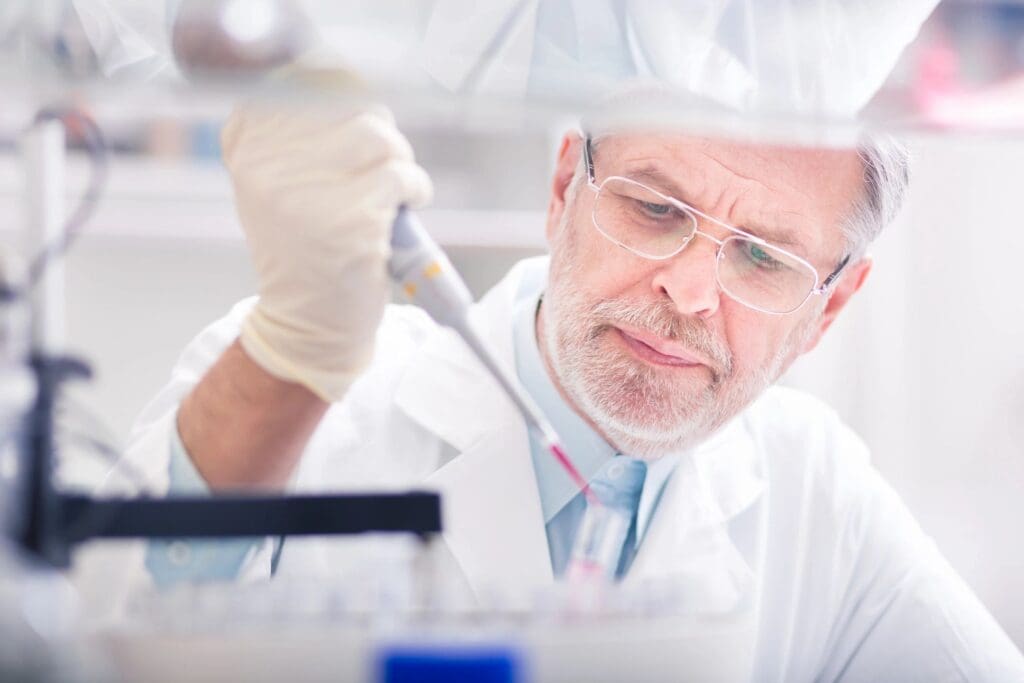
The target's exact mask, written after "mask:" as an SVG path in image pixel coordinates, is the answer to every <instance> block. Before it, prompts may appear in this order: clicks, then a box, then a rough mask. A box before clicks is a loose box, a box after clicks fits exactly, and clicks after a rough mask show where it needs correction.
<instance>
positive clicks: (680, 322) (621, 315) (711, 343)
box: [589, 299, 733, 377]
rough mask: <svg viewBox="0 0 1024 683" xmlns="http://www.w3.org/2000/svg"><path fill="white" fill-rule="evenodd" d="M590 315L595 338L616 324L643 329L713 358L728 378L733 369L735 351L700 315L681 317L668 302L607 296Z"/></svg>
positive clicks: (595, 306) (718, 369) (591, 335)
mask: <svg viewBox="0 0 1024 683" xmlns="http://www.w3.org/2000/svg"><path fill="white" fill-rule="evenodd" d="M590 315H591V318H592V320H594V321H596V323H597V324H595V325H594V326H593V327H592V328H591V330H590V334H589V338H590V339H594V338H596V337H597V336H598V335H600V334H601V333H602V332H604V331H605V330H607V329H608V328H609V327H611V326H614V325H615V324H616V323H618V324H621V325H626V326H629V327H637V328H640V329H642V330H647V331H648V332H650V333H652V334H655V335H658V336H659V337H663V338H665V339H671V340H672V341H674V342H678V343H680V344H682V345H683V346H685V347H686V348H688V349H690V350H692V351H695V352H697V353H699V354H701V355H702V356H704V357H706V358H709V359H711V361H712V362H713V363H715V364H716V365H717V368H713V369H714V370H716V371H717V372H716V374H718V375H720V376H722V377H725V376H728V375H729V374H730V373H731V372H732V365H733V361H732V353H731V352H730V351H729V348H728V347H727V346H726V345H725V343H724V342H722V341H721V340H720V339H719V338H718V337H716V336H715V334H714V333H713V332H712V331H711V330H710V329H709V328H708V326H707V325H706V324H705V323H704V322H703V321H702V320H699V319H698V318H692V317H688V316H681V315H679V314H678V313H676V311H675V309H674V308H673V307H672V304H671V303H669V302H667V301H652V302H644V303H637V302H632V301H622V300H617V299H606V300H604V301H600V302H598V303H597V304H595V305H594V306H593V307H592V308H591V310H590Z"/></svg>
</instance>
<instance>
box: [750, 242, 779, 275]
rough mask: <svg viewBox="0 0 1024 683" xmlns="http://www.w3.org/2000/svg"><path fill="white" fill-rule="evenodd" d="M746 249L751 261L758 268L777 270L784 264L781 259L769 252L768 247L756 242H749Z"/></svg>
mask: <svg viewBox="0 0 1024 683" xmlns="http://www.w3.org/2000/svg"><path fill="white" fill-rule="evenodd" d="M745 251H746V254H747V258H748V259H750V262H751V263H753V264H754V265H756V266H757V267H758V268H766V269H769V270H776V269H778V268H782V267H783V266H784V264H783V263H782V262H781V261H779V260H778V259H776V258H774V257H772V255H771V254H769V253H768V250H767V249H765V248H764V247H762V246H761V245H759V244H756V243H754V242H747V248H746V250H745Z"/></svg>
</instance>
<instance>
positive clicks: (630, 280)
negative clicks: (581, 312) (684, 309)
mask: <svg viewBox="0 0 1024 683" xmlns="http://www.w3.org/2000/svg"><path fill="white" fill-rule="evenodd" d="M579 204H583V206H582V207H579V209H578V210H577V211H576V212H575V213H574V214H573V215H572V216H571V220H570V221H567V222H566V223H565V224H563V227H562V230H561V231H560V234H559V235H558V238H557V239H556V240H555V241H554V242H553V244H552V261H553V263H556V264H559V267H557V268H556V272H559V273H564V274H565V276H567V277H569V278H571V285H570V286H571V287H572V289H573V290H575V291H576V292H578V293H581V294H583V295H585V298H587V299H588V300H592V301H596V300H601V299H611V298H621V297H624V296H629V295H633V296H636V295H637V294H638V292H639V291H640V290H641V289H642V283H643V280H644V277H645V272H646V271H647V270H648V269H649V268H650V266H651V264H652V263H653V262H650V261H645V260H644V259H641V258H639V257H637V256H634V255H633V254H630V253H629V252H627V251H626V250H625V249H622V248H621V247H618V246H617V245H615V244H613V243H612V242H610V241H608V240H607V239H605V238H604V237H603V236H602V235H601V234H600V233H599V232H598V231H597V229H596V228H595V227H594V226H593V223H592V222H591V218H590V205H589V204H587V203H586V202H578V203H577V205H579Z"/></svg>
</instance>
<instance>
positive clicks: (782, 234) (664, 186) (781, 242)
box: [626, 166, 804, 253]
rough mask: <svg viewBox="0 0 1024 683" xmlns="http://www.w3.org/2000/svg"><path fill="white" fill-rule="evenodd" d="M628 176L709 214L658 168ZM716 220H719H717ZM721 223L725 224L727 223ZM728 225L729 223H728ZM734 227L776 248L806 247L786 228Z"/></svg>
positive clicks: (643, 170)
mask: <svg viewBox="0 0 1024 683" xmlns="http://www.w3.org/2000/svg"><path fill="white" fill-rule="evenodd" d="M626 176H627V177H629V178H633V179H634V180H642V181H645V182H647V183H649V184H651V185H653V186H654V189H656V190H663V194H667V195H669V196H670V197H672V198H673V199H678V200H679V201H681V202H683V203H684V204H686V205H688V206H691V207H693V208H695V209H697V210H698V211H701V212H702V213H705V214H706V213H707V212H706V211H704V210H703V209H701V208H700V207H698V206H697V205H696V204H695V202H693V201H692V199H693V198H692V197H688V196H687V195H686V192H685V191H684V190H683V188H681V187H680V186H679V185H678V184H676V182H675V180H673V178H672V177H671V176H669V175H668V174H666V173H665V172H663V171H662V170H661V169H660V168H658V167H657V166H642V167H640V168H637V169H633V170H630V171H627V172H626ZM708 215H710V214H708ZM715 220H719V219H717V218H716V219H715ZM721 222H722V223H725V221H721ZM726 225H728V223H726ZM732 227H735V228H736V229H738V230H742V231H743V232H746V233H749V234H751V235H754V236H755V237H760V238H761V239H763V240H764V241H765V242H768V243H770V244H773V245H776V246H785V247H798V248H799V247H803V246H804V244H803V242H801V241H800V240H799V239H797V236H796V235H795V234H794V233H793V232H792V231H791V230H787V229H786V228H773V227H770V226H767V225H757V224H750V223H748V224H745V225H736V226H732ZM794 253H795V252H794Z"/></svg>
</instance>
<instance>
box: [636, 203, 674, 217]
mask: <svg viewBox="0 0 1024 683" xmlns="http://www.w3.org/2000/svg"><path fill="white" fill-rule="evenodd" d="M640 208H641V209H643V210H644V211H645V212H646V213H647V214H648V215H650V216H653V217H654V218H661V217H662V216H667V215H669V214H670V213H672V210H673V208H674V207H673V206H672V205H671V204H658V203H656V202H643V201H641V202H640Z"/></svg>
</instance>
